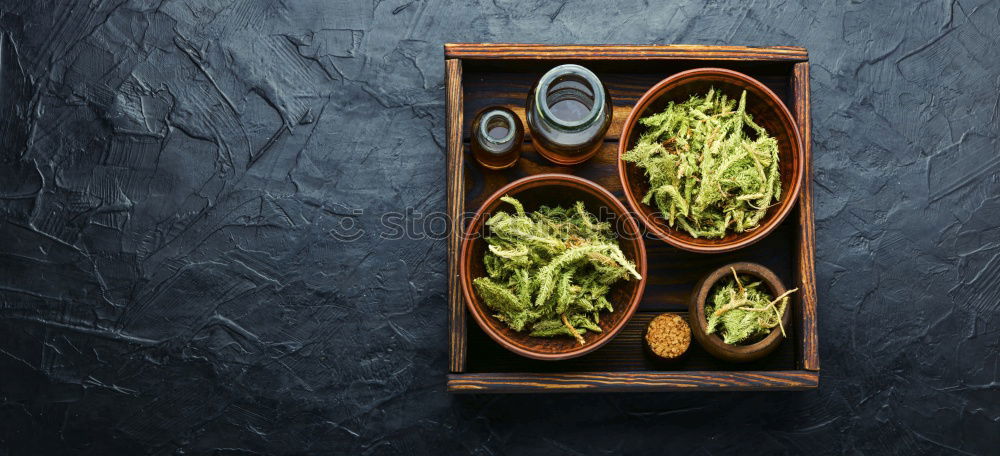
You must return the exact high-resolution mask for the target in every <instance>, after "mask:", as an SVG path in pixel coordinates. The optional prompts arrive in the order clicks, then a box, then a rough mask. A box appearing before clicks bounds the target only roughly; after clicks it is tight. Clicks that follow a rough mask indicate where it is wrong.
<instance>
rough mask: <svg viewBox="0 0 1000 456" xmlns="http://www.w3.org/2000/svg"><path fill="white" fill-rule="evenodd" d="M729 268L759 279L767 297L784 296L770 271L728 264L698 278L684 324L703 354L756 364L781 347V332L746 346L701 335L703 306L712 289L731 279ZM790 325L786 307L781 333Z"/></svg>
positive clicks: (783, 287)
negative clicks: (688, 326) (767, 293)
mask: <svg viewBox="0 0 1000 456" xmlns="http://www.w3.org/2000/svg"><path fill="white" fill-rule="evenodd" d="M729 268H733V269H736V273H737V274H740V275H743V274H746V275H749V276H753V277H756V278H758V279H760V280H761V281H762V282H763V284H764V285H766V286H767V289H768V291H769V292H770V293H771V296H774V297H777V296H781V295H782V294H783V293H784V292H785V286H784V285H782V284H781V280H780V279H778V276H777V275H775V274H774V272H771V270H770V269H768V268H766V267H764V266H761V265H759V264H757V263H745V262H744V263H730V264H727V265H725V266H722V267H720V268H719V269H716V270H714V271H712V272H711V273H710V274H708V275H707V276H705V277H704V278H702V279H701V280H700V281H698V284H697V285H695V287H694V293H692V294H691V299H690V301H688V315H690V316H691V319H690V321H689V322H688V323H690V325H691V335H692V336H694V338H695V340H697V341H698V344H699V345H701V347H702V348H704V349H705V351H707V352H708V353H710V354H711V355H712V356H714V357H716V358H719V359H721V360H724V361H732V362H738V363H742V362H749V361H754V360H758V359H760V358H763V357H765V356H767V355H768V354H769V353H771V352H773V351H774V349H776V348H778V345H781V341H782V340H784V338H785V337H784V336H782V335H781V329H779V328H774V330H773V331H771V334H768V336H767V337H765V338H763V339H761V340H760V341H759V342H755V343H753V344H749V345H732V344H727V343H725V342H723V341H722V338H721V337H719V335H718V334H707V333H706V332H705V331H706V327H707V325H708V322H707V319H706V318H705V302H706V301H707V300H708V297H709V293H711V291H712V287H714V286H715V285H716V283H717V282H719V281H720V280H723V279H726V278H728V277H732V276H733V272H732V271H731V270H730V269H729ZM791 323H792V308H791V305H790V304H789V307H787V308H786V309H785V313H784V315H782V316H781V324H783V325H784V326H785V331H788V328H789V327H790V326H789V325H791Z"/></svg>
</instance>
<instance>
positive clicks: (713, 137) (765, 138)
mask: <svg viewBox="0 0 1000 456" xmlns="http://www.w3.org/2000/svg"><path fill="white" fill-rule="evenodd" d="M746 98H747V93H746V91H745V90H744V91H743V95H741V96H740V101H739V104H738V105H737V103H736V101H735V100H732V99H730V98H728V97H726V95H725V94H723V93H722V92H719V91H716V90H715V89H714V88H713V89H710V90H709V91H708V94H706V95H705V96H692V97H691V98H689V99H688V100H687V101H685V102H683V103H679V104H678V103H673V102H671V103H670V104H669V105H667V108H666V109H665V110H664V111H663V112H661V113H659V114H654V115H651V116H648V117H644V118H642V119H640V120H639V123H641V124H642V125H644V126H645V127H646V132H645V133H643V134H642V136H640V137H639V141H638V143H636V145H635V147H634V148H632V150H630V151H628V152H626V153H625V154H624V155H623V156H622V159H624V160H625V161H629V162H632V163H635V164H636V165H637V166H638V167H640V168H642V169H643V170H645V172H646V176H647V177H648V178H649V183H650V190H649V193H647V194H646V195H645V197H644V198H643V200H642V202H643V203H644V204H651V203H654V202H655V204H656V207H657V208H659V210H660V213H661V215H662V216H666V217H667V223H668V224H669V225H670V226H671V227H674V226H675V225H680V228H681V229H683V230H684V231H686V232H688V234H690V235H691V236H694V237H695V238H698V237H706V238H721V237H723V236H725V235H726V231H727V230H730V229H731V230H733V231H735V232H738V233H742V232H744V231H747V230H752V229H754V228H756V227H757V226H758V225H759V224H760V220H761V219H762V218H763V217H764V214H766V213H767V208H768V206H769V205H770V204H771V201H780V200H781V178H780V173H779V168H778V141H777V140H775V139H774V138H773V137H771V136H769V135H768V134H767V131H766V130H764V128H762V127H761V126H759V125H757V124H756V123H754V121H753V118H752V117H751V116H750V114H748V113H747V112H746Z"/></svg>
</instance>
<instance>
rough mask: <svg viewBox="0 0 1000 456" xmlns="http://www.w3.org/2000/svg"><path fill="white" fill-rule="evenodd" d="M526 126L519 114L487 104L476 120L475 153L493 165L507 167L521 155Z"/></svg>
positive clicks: (473, 128) (498, 167) (500, 167)
mask: <svg viewBox="0 0 1000 456" xmlns="http://www.w3.org/2000/svg"><path fill="white" fill-rule="evenodd" d="M523 141H524V127H522V126H521V121H520V119H518V118H517V114H515V113H514V111H511V110H510V109H507V108H504V107H499V106H498V107H493V108H487V109H485V110H483V111H481V112H480V113H479V114H478V115H477V116H476V118H475V120H473V121H472V156H473V157H474V158H475V159H476V162H478V163H479V164H480V165H482V166H483V167H485V168H489V169H495V170H499V169H505V168H510V167H512V166H514V165H516V164H517V160H518V159H519V158H521V143H522V142H523Z"/></svg>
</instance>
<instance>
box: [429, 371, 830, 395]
mask: <svg viewBox="0 0 1000 456" xmlns="http://www.w3.org/2000/svg"><path fill="white" fill-rule="evenodd" d="M818 385H819V374H817V373H816V372H811V371H768V372H715V371H691V372H576V373H553V374H538V373H509V374H452V375H449V376H448V390H449V391H451V392H455V393H580V392H599V393H606V392H659V391H787V390H804V389H810V388H815V387H817V386H818Z"/></svg>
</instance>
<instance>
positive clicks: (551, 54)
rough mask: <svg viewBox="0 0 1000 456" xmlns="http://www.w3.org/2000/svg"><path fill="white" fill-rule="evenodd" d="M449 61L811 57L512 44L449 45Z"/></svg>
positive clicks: (748, 50) (743, 50)
mask: <svg viewBox="0 0 1000 456" xmlns="http://www.w3.org/2000/svg"><path fill="white" fill-rule="evenodd" d="M444 55H445V58H460V59H536V60H559V59H574V60H657V59H674V60H683V59H689V60H779V61H793V62H798V61H805V60H808V58H809V53H808V52H807V51H806V50H805V48H801V47H795V46H771V47H749V46H702V45H686V44H672V45H646V46H631V45H548V44H508V43H447V44H445V45H444Z"/></svg>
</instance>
